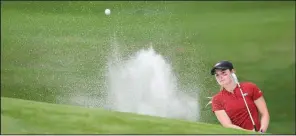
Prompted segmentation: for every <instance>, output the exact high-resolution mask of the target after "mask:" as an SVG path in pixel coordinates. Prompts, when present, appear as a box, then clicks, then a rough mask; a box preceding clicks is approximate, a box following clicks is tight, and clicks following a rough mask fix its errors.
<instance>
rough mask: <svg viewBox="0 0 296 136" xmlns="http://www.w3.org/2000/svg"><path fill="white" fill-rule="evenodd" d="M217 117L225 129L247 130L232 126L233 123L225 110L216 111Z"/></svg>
mask: <svg viewBox="0 0 296 136" xmlns="http://www.w3.org/2000/svg"><path fill="white" fill-rule="evenodd" d="M215 115H216V117H217V119H218V120H219V122H220V123H221V124H222V126H223V127H226V128H235V129H242V130H245V129H243V128H241V127H239V126H237V125H234V124H232V122H231V120H230V118H229V117H228V115H227V114H226V112H225V110H219V111H215Z"/></svg>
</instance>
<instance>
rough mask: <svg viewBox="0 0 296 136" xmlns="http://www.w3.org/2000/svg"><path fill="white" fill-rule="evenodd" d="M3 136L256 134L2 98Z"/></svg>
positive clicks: (176, 121) (158, 118)
mask: <svg viewBox="0 0 296 136" xmlns="http://www.w3.org/2000/svg"><path fill="white" fill-rule="evenodd" d="M1 107H2V108H1V133H2V134H16V133H21V134H252V133H253V132H246V131H241V130H234V129H225V128H223V127H221V126H219V125H211V124H205V123H196V122H186V121H181V120H173V119H165V118H160V117H152V116H143V115H136V114H130V113H121V112H111V111H106V110H102V109H90V108H83V107H77V106H68V105H57V104H49V103H43V102H35V101H28V100H21V99H14V98H5V97H1Z"/></svg>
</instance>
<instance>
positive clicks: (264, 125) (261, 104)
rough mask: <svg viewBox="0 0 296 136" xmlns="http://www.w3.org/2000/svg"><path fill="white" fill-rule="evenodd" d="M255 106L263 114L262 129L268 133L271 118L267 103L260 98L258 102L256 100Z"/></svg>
mask: <svg viewBox="0 0 296 136" xmlns="http://www.w3.org/2000/svg"><path fill="white" fill-rule="evenodd" d="M255 104H256V106H257V108H258V110H259V112H260V114H261V128H263V129H264V131H266V130H267V128H268V125H269V118H270V117H269V112H268V109H267V106H266V102H265V100H264V98H263V97H260V98H258V99H257V100H255Z"/></svg>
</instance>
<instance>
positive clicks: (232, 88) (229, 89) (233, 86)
mask: <svg viewBox="0 0 296 136" xmlns="http://www.w3.org/2000/svg"><path fill="white" fill-rule="evenodd" d="M235 87H236V84H235V83H234V82H231V83H230V84H228V85H225V86H224V88H225V90H226V91H228V92H231V93H233V90H234V89H235Z"/></svg>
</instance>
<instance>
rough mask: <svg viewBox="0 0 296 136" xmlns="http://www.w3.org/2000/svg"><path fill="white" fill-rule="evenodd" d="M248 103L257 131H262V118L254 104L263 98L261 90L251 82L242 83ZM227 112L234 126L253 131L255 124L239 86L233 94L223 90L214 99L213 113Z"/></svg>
mask: <svg viewBox="0 0 296 136" xmlns="http://www.w3.org/2000/svg"><path fill="white" fill-rule="evenodd" d="M240 86H241V88H242V91H243V94H244V96H245V99H246V102H247V104H248V107H249V109H250V112H251V114H252V117H253V119H254V122H255V125H256V130H257V131H258V130H259V129H260V125H261V124H260V118H259V112H258V109H257V107H256V105H255V103H254V101H255V100H257V99H258V98H260V97H261V96H262V92H261V91H260V89H259V88H258V87H257V86H256V85H255V84H254V83H251V82H244V83H240ZM218 110H225V112H226V114H227V115H228V116H229V118H230V120H231V122H232V124H234V125H237V126H239V127H241V128H244V129H248V130H253V124H252V121H251V119H250V116H249V114H248V111H247V108H246V105H245V103H244V100H243V97H242V95H241V92H240V90H239V87H238V86H237V87H236V88H235V89H234V91H233V93H231V92H228V91H226V90H225V89H223V90H222V91H220V92H219V93H218V94H216V95H215V96H214V97H213V99H212V111H213V112H214V111H218Z"/></svg>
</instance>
